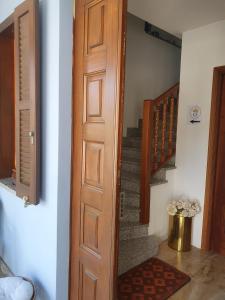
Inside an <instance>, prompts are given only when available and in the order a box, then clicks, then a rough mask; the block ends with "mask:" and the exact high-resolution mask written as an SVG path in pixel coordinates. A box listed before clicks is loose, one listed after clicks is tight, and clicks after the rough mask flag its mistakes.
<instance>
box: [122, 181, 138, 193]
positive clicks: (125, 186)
mask: <svg viewBox="0 0 225 300" xmlns="http://www.w3.org/2000/svg"><path fill="white" fill-rule="evenodd" d="M121 183H122V184H121V189H122V190H127V191H131V192H135V193H139V192H140V184H139V183H138V182H133V181H128V180H126V179H125V180H123V179H122V181H121Z"/></svg>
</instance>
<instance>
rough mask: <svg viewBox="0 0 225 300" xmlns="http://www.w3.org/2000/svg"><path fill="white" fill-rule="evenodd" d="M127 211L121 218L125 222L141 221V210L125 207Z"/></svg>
mask: <svg viewBox="0 0 225 300" xmlns="http://www.w3.org/2000/svg"><path fill="white" fill-rule="evenodd" d="M124 211H125V213H124V215H123V217H122V218H121V221H123V222H139V219H140V213H139V211H138V210H137V211H129V210H126V208H125V209H124Z"/></svg>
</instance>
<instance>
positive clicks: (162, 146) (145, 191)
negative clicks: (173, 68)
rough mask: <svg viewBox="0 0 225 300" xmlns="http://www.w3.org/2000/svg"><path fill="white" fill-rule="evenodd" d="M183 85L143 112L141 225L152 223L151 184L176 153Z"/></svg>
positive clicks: (151, 103)
mask: <svg viewBox="0 0 225 300" xmlns="http://www.w3.org/2000/svg"><path fill="white" fill-rule="evenodd" d="M178 101H179V83H177V84H175V85H174V86H173V87H172V88H170V89H169V90H168V91H166V92H165V93H164V94H162V95H161V96H159V97H158V98H156V99H155V100H145V101H144V108H143V125H142V144H141V178H140V183H141V186H140V222H141V223H142V224H148V223H149V220H150V181H151V176H152V175H154V174H155V173H156V172H157V171H158V170H160V168H162V167H163V166H164V165H165V164H166V163H167V162H168V160H169V159H171V157H172V156H173V155H174V154H175V152H176V135H177V113H178Z"/></svg>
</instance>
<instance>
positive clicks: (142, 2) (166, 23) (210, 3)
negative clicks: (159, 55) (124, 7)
mask: <svg viewBox="0 0 225 300" xmlns="http://www.w3.org/2000/svg"><path fill="white" fill-rule="evenodd" d="M128 11H129V12H130V13H132V14H133V15H135V16H137V17H139V18H141V19H143V20H145V21H148V22H149V23H152V24H153V25H155V26H157V27H159V28H161V29H163V30H165V31H167V32H169V33H171V34H173V35H175V36H178V37H181V36H182V33H183V32H184V31H187V30H191V29H194V28H197V27H201V26H204V25H207V24H210V23H214V22H217V21H220V20H225V0H128Z"/></svg>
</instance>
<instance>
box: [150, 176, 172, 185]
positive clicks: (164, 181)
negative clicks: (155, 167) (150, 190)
mask: <svg viewBox="0 0 225 300" xmlns="http://www.w3.org/2000/svg"><path fill="white" fill-rule="evenodd" d="M166 183H168V181H167V180H159V179H154V178H152V179H151V183H150V185H151V186H156V185H160V184H166Z"/></svg>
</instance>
